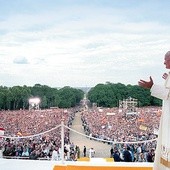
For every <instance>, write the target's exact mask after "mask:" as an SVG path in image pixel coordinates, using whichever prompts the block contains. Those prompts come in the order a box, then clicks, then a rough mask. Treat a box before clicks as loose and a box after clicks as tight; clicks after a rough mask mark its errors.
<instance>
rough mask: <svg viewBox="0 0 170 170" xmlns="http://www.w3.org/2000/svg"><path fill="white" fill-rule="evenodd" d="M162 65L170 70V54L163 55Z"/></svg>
mask: <svg viewBox="0 0 170 170" xmlns="http://www.w3.org/2000/svg"><path fill="white" fill-rule="evenodd" d="M164 64H165V67H166V68H167V69H170V54H166V55H165V58H164Z"/></svg>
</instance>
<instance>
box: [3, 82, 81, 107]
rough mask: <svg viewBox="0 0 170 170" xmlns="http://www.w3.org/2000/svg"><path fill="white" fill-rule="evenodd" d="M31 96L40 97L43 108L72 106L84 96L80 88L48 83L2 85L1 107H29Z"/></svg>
mask: <svg viewBox="0 0 170 170" xmlns="http://www.w3.org/2000/svg"><path fill="white" fill-rule="evenodd" d="M31 97H39V98H40V100H41V103H40V107H41V108H43V109H44V108H50V107H59V108H70V107H74V106H76V105H77V104H78V103H79V102H80V100H81V99H83V97H84V92H83V91H82V90H80V89H76V88H72V87H69V86H66V87H63V88H61V89H57V88H51V87H49V86H46V85H40V84H35V85H34V86H33V87H28V86H25V85H24V86H13V87H5V86H0V109H4V110H8V109H9V110H18V109H23V108H25V109H28V107H29V103H28V100H29V98H31Z"/></svg>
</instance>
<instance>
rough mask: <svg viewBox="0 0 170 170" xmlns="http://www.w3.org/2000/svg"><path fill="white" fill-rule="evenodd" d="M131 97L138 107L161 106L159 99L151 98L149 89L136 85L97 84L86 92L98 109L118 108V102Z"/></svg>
mask: <svg viewBox="0 0 170 170" xmlns="http://www.w3.org/2000/svg"><path fill="white" fill-rule="evenodd" d="M128 97H132V98H135V99H138V104H139V107H140V106H151V105H152V106H161V104H162V102H161V100H160V99H157V98H155V97H152V96H151V94H150V90H149V89H144V88H142V87H140V86H137V85H127V86H126V85H124V84H121V83H117V84H113V83H110V82H107V83H106V84H97V85H96V86H95V87H93V88H91V89H90V91H89V92H88V99H89V100H90V102H91V103H96V104H97V106H98V107H118V106H119V100H124V99H127V98H128Z"/></svg>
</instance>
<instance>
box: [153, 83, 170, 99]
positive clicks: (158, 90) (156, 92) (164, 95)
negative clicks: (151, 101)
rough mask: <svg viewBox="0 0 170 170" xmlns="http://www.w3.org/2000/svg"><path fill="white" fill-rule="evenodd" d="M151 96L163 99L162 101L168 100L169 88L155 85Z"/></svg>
mask: <svg viewBox="0 0 170 170" xmlns="http://www.w3.org/2000/svg"><path fill="white" fill-rule="evenodd" d="M150 91H151V95H152V96H154V97H156V98H159V99H162V100H167V99H168V98H169V93H170V90H169V89H168V88H165V86H160V85H155V84H154V85H153V86H152V88H151V89H150Z"/></svg>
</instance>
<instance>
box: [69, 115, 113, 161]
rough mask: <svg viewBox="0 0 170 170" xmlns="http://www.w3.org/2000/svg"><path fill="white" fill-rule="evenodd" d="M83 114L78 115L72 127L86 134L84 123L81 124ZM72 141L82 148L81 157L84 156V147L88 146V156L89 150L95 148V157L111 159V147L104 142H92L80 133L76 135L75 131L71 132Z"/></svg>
mask: <svg viewBox="0 0 170 170" xmlns="http://www.w3.org/2000/svg"><path fill="white" fill-rule="evenodd" d="M80 114H81V113H79V112H78V113H76V116H75V119H74V121H73V124H72V126H71V128H72V129H74V130H76V131H78V132H80V133H82V134H84V130H83V126H82V122H81V115H80ZM70 141H71V142H73V143H74V144H75V145H77V146H79V147H80V151H81V156H83V153H82V152H83V147H84V146H86V148H87V155H88V150H89V149H90V148H94V150H95V157H98V158H107V157H110V149H111V145H108V144H106V143H103V142H99V141H95V140H90V139H89V138H87V137H85V136H82V135H80V134H78V133H75V132H73V131H70Z"/></svg>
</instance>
